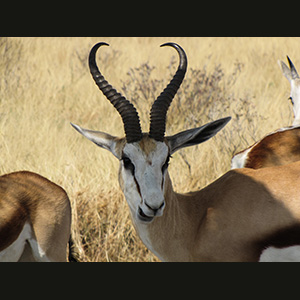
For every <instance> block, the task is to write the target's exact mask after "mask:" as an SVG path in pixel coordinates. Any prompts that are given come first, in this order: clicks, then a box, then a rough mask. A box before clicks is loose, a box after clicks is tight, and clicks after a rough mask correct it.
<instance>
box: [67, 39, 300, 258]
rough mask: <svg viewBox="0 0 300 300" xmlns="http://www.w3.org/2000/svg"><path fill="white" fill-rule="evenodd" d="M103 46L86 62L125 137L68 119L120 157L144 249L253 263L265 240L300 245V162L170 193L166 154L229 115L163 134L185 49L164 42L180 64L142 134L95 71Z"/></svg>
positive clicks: (210, 131)
mask: <svg viewBox="0 0 300 300" xmlns="http://www.w3.org/2000/svg"><path fill="white" fill-rule="evenodd" d="M102 45H108V44H106V43H98V44H96V45H95V46H94V47H93V48H92V50H91V52H90V55H89V68H90V72H91V74H92V76H93V78H94V80H95V83H96V84H97V86H98V87H99V89H100V90H101V91H102V92H103V93H104V95H105V96H106V98H107V99H108V100H109V101H110V102H111V103H112V104H113V105H114V107H115V108H116V110H117V111H118V112H119V114H120V115H121V117H122V120H123V124H124V130H125V137H123V138H117V137H114V136H111V135H109V134H107V133H104V132H100V131H93V130H88V129H84V128H81V127H80V126H78V125H74V124H72V123H71V124H72V126H73V127H74V128H75V129H76V130H77V131H78V132H79V133H81V134H82V135H83V136H85V137H86V138H88V139H89V140H91V141H92V142H93V143H95V144H96V145H98V146H99V147H102V148H104V149H107V150H109V151H110V152H111V153H112V154H113V155H114V156H115V157H116V158H117V159H119V161H120V167H119V183H120V187H121V190H122V191H123V193H124V195H125V198H126V200H127V203H128V206H129V209H130V212H131V217H132V221H133V225H134V227H135V229H136V231H137V233H138V235H139V236H140V238H141V240H142V241H143V243H144V244H145V245H146V246H147V247H148V249H150V250H151V251H152V252H153V253H154V254H155V255H157V256H158V257H159V258H160V259H161V260H163V261H258V260H259V259H260V256H261V253H262V252H263V251H264V249H266V248H268V247H270V246H277V247H288V246H292V245H295V244H300V188H299V186H300V163H294V164H290V165H285V166H280V167H273V168H264V169H261V170H253V169H238V170H231V171H229V172H228V173H226V174H225V175H223V176H222V177H220V178H219V179H218V180H216V181H214V182H213V183H212V184H210V185H208V186H206V187H205V188H203V189H201V190H199V191H196V192H190V193H187V194H179V193H176V192H174V190H173V188H172V182H171V179H170V177H169V173H168V165H169V160H170V157H171V155H172V154H173V153H174V152H176V151H178V150H179V149H182V148H184V147H189V146H192V145H196V144H200V143H202V142H204V141H206V140H208V139H210V138H211V137H213V136H214V135H215V134H216V133H217V132H218V131H219V130H221V129H222V128H223V127H224V126H225V125H226V124H227V123H228V122H229V120H230V118H223V119H220V120H217V121H214V122H211V123H208V124H206V125H203V126H201V127H199V128H194V129H189V130H186V131H183V132H180V133H177V134H175V135H172V136H165V127H166V114H167V110H168V107H169V106H170V104H171V101H172V100H173V98H174V96H175V94H176V92H177V90H178V89H179V87H180V85H181V83H182V81H183V78H184V75H185V73H186V69H187V57H186V54H185V52H184V50H183V49H182V48H181V47H180V46H179V45H177V44H175V43H167V44H163V45H162V46H171V47H173V48H175V49H176V50H177V52H178V54H179V57H180V62H179V67H178V69H177V71H176V74H175V75H174V77H173V79H172V80H171V82H170V83H169V84H168V85H167V87H166V88H165V89H164V91H163V92H162V93H161V94H160V95H159V97H158V98H157V99H156V100H155V102H154V103H153V105H152V108H151V112H150V130H149V133H143V132H142V130H141V126H140V122H139V116H138V113H137V111H136V109H135V107H134V106H133V105H132V103H130V102H129V101H128V100H126V99H125V97H123V96H122V95H121V94H120V93H118V92H117V91H116V90H115V89H114V88H113V87H112V86H111V85H110V84H109V83H108V82H107V81H106V80H105V78H104V77H103V75H102V74H101V73H100V71H99V70H98V67H97V65H96V61H95V55H96V52H97V49H98V48H99V47H100V46H102ZM178 176H180V175H178ZM298 257H299V253H298Z"/></svg>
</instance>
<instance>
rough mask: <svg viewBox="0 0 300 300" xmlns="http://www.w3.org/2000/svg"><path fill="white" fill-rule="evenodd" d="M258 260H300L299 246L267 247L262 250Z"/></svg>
mask: <svg viewBox="0 0 300 300" xmlns="http://www.w3.org/2000/svg"><path fill="white" fill-rule="evenodd" d="M259 261H260V262H300V246H291V247H287V248H275V247H269V248H267V249H266V250H264V251H263V252H262V254H261V256H260V259H259Z"/></svg>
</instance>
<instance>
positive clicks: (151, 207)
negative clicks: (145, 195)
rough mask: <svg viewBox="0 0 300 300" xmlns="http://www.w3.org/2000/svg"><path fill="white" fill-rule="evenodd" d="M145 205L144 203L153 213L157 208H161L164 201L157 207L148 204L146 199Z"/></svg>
mask: <svg viewBox="0 0 300 300" xmlns="http://www.w3.org/2000/svg"><path fill="white" fill-rule="evenodd" d="M145 205H146V206H147V207H148V208H149V209H151V210H153V212H154V214H155V213H156V212H157V211H158V210H159V209H161V208H162V207H163V206H164V205H165V202H163V203H162V204H161V205H160V206H159V207H153V206H151V205H149V204H148V203H147V202H146V201H145Z"/></svg>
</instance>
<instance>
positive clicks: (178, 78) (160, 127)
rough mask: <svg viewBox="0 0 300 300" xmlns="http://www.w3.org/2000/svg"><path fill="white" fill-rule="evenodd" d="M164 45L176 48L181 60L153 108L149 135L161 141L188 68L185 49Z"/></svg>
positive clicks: (174, 45) (173, 45)
mask: <svg viewBox="0 0 300 300" xmlns="http://www.w3.org/2000/svg"><path fill="white" fill-rule="evenodd" d="M164 46H170V47H173V48H175V49H176V50H177V52H178V54H179V58H180V61H179V66H178V69H177V71H176V73H175V75H174V77H173V79H172V80H171V81H170V83H169V84H168V85H167V87H166V88H165V89H164V90H163V92H162V93H161V94H160V95H159V96H158V98H157V99H156V100H155V102H154V103H153V105H152V108H151V112H150V131H149V136H150V137H151V138H153V139H155V140H156V141H159V142H162V141H163V140H164V136H165V131H166V118H167V111H168V108H169V106H170V104H171V102H172V100H173V98H174V96H175V94H176V93H177V91H178V89H179V87H180V85H181V83H182V81H183V78H184V75H185V73H186V69H187V57H186V54H185V52H184V50H183V49H182V48H181V47H180V46H179V45H177V44H175V43H166V44H163V45H161V47H164Z"/></svg>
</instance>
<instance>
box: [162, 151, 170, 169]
mask: <svg viewBox="0 0 300 300" xmlns="http://www.w3.org/2000/svg"><path fill="white" fill-rule="evenodd" d="M170 158H171V155H169V156H168V157H167V159H166V162H165V163H164V164H163V166H162V168H161V170H162V172H163V173H164V172H165V171H166V170H167V168H168V166H169V162H170Z"/></svg>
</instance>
